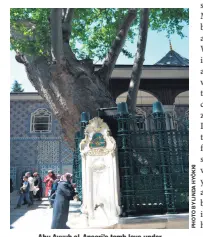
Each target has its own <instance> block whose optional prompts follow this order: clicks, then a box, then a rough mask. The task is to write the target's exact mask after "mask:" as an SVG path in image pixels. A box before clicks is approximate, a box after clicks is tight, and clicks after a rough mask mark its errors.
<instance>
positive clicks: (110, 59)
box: [98, 9, 137, 86]
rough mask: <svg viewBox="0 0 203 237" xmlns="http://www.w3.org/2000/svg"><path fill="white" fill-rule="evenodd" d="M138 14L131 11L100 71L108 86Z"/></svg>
mask: <svg viewBox="0 0 203 237" xmlns="http://www.w3.org/2000/svg"><path fill="white" fill-rule="evenodd" d="M136 14H137V9H129V11H128V14H127V16H126V18H125V19H124V21H123V23H122V25H121V27H120V29H119V31H118V34H117V36H116V39H115V40H114V41H113V43H112V46H111V49H110V50H109V52H108V55H107V57H106V59H105V61H104V63H103V65H102V68H101V69H100V70H99V71H98V74H99V76H100V77H101V78H102V79H103V80H104V81H105V83H106V84H107V86H108V84H109V78H110V76H111V73H112V72H113V69H114V66H115V64H116V61H117V59H118V56H119V54H120V52H121V50H122V48H123V45H124V43H125V39H126V37H127V35H128V31H129V29H130V26H131V24H132V22H133V21H134V20H135V18H136Z"/></svg>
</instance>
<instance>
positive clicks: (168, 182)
mask: <svg viewBox="0 0 203 237" xmlns="http://www.w3.org/2000/svg"><path fill="white" fill-rule="evenodd" d="M153 118H154V125H155V130H156V131H157V149H158V154H159V155H160V161H161V168H162V175H163V186H164V195H165V200H166V209H167V212H168V213H175V211H176V209H175V198H174V190H173V184H172V178H171V174H172V172H171V164H170V159H169V157H168V156H169V154H168V153H169V149H168V147H169V145H168V134H167V131H166V120H165V114H164V111H163V107H162V104H161V103H160V102H155V103H154V104H153Z"/></svg>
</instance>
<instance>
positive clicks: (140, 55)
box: [127, 8, 149, 112]
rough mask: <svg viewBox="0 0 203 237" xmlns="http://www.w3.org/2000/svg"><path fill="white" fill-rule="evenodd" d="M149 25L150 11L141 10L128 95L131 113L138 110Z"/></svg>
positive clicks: (146, 9)
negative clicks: (137, 103) (138, 94)
mask: <svg viewBox="0 0 203 237" xmlns="http://www.w3.org/2000/svg"><path fill="white" fill-rule="evenodd" d="M148 25H149V9H148V8H144V9H141V16H140V27H139V36H138V42H137V52H136V57H135V61H134V64H133V69H132V74H131V80H130V85H129V89H128V95H127V104H128V108H129V111H131V112H135V110H136V99H137V93H138V90H139V86H140V77H141V72H142V66H143V62H144V55H145V49H146V43H147V33H148Z"/></svg>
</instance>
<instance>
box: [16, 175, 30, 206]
mask: <svg viewBox="0 0 203 237" xmlns="http://www.w3.org/2000/svg"><path fill="white" fill-rule="evenodd" d="M29 190H30V184H29V182H28V177H27V176H23V185H22V187H21V188H20V197H19V199H18V203H17V206H16V207H15V209H17V208H20V207H21V204H22V202H23V200H24V198H25V199H26V201H27V203H28V207H29V206H31V201H30V198H29Z"/></svg>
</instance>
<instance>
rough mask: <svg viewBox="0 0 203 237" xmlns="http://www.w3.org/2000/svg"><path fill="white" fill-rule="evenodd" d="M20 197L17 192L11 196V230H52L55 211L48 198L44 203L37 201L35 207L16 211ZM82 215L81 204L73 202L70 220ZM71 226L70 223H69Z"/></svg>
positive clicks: (43, 200)
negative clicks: (34, 227) (35, 228)
mask: <svg viewBox="0 0 203 237" xmlns="http://www.w3.org/2000/svg"><path fill="white" fill-rule="evenodd" d="M17 200H18V195H17V193H16V192H13V193H12V194H11V204H10V228H11V229H13V228H15V229H33V223H34V226H38V228H39V229H46V230H47V229H50V228H51V220H52V212H53V209H52V208H49V202H48V199H47V198H43V199H42V201H35V202H34V205H33V206H31V207H29V208H28V207H27V205H22V206H21V208H20V209H14V207H15V206H16V204H17ZM79 215H80V202H75V201H71V204H70V212H69V220H71V219H75V218H76V219H77V216H79ZM67 224H69V223H67Z"/></svg>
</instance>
